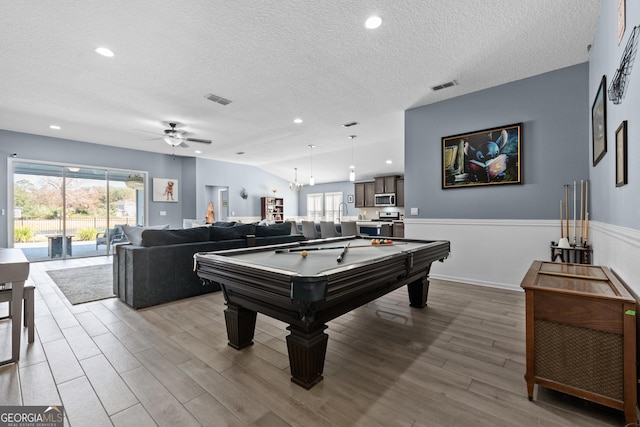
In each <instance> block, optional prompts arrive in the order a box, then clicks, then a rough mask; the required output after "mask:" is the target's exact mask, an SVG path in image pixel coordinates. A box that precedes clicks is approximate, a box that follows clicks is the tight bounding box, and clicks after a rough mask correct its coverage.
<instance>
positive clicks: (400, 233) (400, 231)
mask: <svg viewBox="0 0 640 427" xmlns="http://www.w3.org/2000/svg"><path fill="white" fill-rule="evenodd" d="M393 237H404V222H402V221H394V222H393Z"/></svg>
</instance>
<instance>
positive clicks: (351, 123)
mask: <svg viewBox="0 0 640 427" xmlns="http://www.w3.org/2000/svg"><path fill="white" fill-rule="evenodd" d="M358 124H360V123H358V122H350V123H345V124H343V125H342V126H344V127H346V128H348V127H351V126H355V125H358Z"/></svg>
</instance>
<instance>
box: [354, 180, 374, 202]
mask: <svg viewBox="0 0 640 427" xmlns="http://www.w3.org/2000/svg"><path fill="white" fill-rule="evenodd" d="M354 188H355V196H356V197H355V201H354V202H355V207H356V208H369V207H374V206H375V194H376V191H375V183H373V182H359V183H357V184H354Z"/></svg>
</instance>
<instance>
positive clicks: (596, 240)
mask: <svg viewBox="0 0 640 427" xmlns="http://www.w3.org/2000/svg"><path fill="white" fill-rule="evenodd" d="M592 236H593V237H592ZM589 239H590V240H591V241H592V242H593V255H594V256H593V259H594V261H593V263H594V264H598V265H605V266H607V267H609V268H611V269H612V270H613V271H615V273H616V274H617V275H618V276H620V278H621V279H622V280H624V282H625V283H626V284H627V286H628V287H629V288H631V290H632V291H633V292H634V293H635V294H636V295H640V230H634V229H631V228H624V227H618V226H615V225H610V224H605V223H599V222H594V223H593V224H591V223H589Z"/></svg>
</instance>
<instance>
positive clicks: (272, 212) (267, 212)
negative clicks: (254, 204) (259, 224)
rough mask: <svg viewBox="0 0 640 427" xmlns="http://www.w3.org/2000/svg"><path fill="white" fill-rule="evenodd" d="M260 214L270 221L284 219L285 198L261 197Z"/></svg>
mask: <svg viewBox="0 0 640 427" xmlns="http://www.w3.org/2000/svg"><path fill="white" fill-rule="evenodd" d="M260 215H261V216H262V219H266V220H267V221H270V222H283V221H284V199H282V198H280V197H261V198H260Z"/></svg>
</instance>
